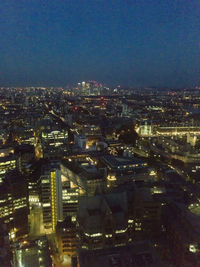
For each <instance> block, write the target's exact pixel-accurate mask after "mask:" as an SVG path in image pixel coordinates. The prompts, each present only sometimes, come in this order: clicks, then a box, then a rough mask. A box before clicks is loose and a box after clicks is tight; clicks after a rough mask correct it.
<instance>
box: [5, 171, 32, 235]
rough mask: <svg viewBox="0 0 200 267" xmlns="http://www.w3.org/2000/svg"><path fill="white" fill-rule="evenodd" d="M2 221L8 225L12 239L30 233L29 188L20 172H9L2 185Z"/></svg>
mask: <svg viewBox="0 0 200 267" xmlns="http://www.w3.org/2000/svg"><path fill="white" fill-rule="evenodd" d="M0 220H1V221H3V222H4V223H5V224H6V225H7V227H8V231H9V235H10V238H11V239H15V238H19V237H22V236H23V235H25V234H27V233H28V188H27V182H26V181H25V178H24V177H23V176H22V174H21V173H20V172H19V171H16V170H13V171H10V172H8V173H7V175H6V177H5V179H4V180H3V183H2V184H1V185H0Z"/></svg>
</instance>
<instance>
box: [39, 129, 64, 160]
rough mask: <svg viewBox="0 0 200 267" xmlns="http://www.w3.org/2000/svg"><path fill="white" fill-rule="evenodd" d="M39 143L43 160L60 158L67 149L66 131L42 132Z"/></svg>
mask: <svg viewBox="0 0 200 267" xmlns="http://www.w3.org/2000/svg"><path fill="white" fill-rule="evenodd" d="M40 141H41V145H42V151H43V157H44V158H57V157H60V156H62V155H63V154H64V153H66V151H67V149H68V131H67V130H62V131H58V130H55V131H51V130H45V131H43V132H42V135H41V137H40Z"/></svg>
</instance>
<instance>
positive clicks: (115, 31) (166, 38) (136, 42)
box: [0, 0, 200, 87]
mask: <svg viewBox="0 0 200 267" xmlns="http://www.w3.org/2000/svg"><path fill="white" fill-rule="evenodd" d="M80 80H97V81H100V82H104V83H106V84H108V85H117V84H121V85H125V86H173V87H183V86H193V85H199V83H200V1H199V0H196V1H195V0H43V1H37V0H0V86H3V85H16V86H26V85H58V86H60V85H66V84H71V83H75V82H78V81H80Z"/></svg>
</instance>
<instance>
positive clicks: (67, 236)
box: [56, 216, 76, 256]
mask: <svg viewBox="0 0 200 267" xmlns="http://www.w3.org/2000/svg"><path fill="white" fill-rule="evenodd" d="M56 236H57V242H58V248H59V252H60V254H61V255H62V256H63V255H70V256H72V255H75V254H76V219H75V217H73V216H67V217H66V218H65V220H64V221H63V222H59V223H58V224H57V227H56Z"/></svg>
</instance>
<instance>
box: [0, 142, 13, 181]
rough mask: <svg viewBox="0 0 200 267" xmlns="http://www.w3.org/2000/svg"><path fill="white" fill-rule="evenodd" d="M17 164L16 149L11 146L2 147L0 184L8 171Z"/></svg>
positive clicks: (0, 150) (0, 149)
mask: <svg viewBox="0 0 200 267" xmlns="http://www.w3.org/2000/svg"><path fill="white" fill-rule="evenodd" d="M16 166H17V162H16V156H15V155H14V149H13V148H11V147H2V148H0V184H1V183H2V179H3V178H4V177H5V175H6V172H7V171H9V170H13V169H15V168H16Z"/></svg>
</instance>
